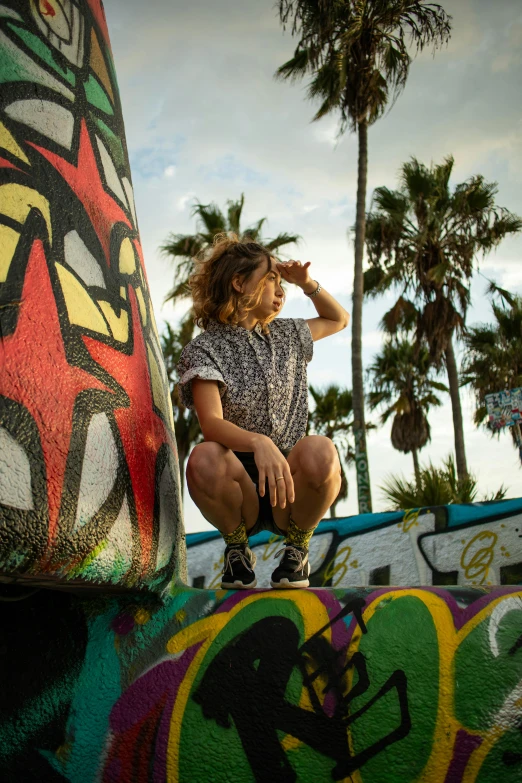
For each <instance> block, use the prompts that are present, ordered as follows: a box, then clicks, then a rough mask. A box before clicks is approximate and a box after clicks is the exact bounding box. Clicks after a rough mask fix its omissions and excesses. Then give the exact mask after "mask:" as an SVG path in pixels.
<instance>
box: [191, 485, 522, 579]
mask: <svg viewBox="0 0 522 783" xmlns="http://www.w3.org/2000/svg"><path fill="white" fill-rule="evenodd" d="M281 541H282V539H281V538H280V537H279V536H275V535H271V534H269V533H267V532H264V533H258V534H257V535H256V536H253V537H252V538H251V539H250V546H251V547H252V550H253V551H254V552H255V554H256V555H257V565H256V577H257V583H258V586H259V587H269V586H270V574H271V573H272V571H273V570H274V568H275V565H276V563H275V561H274V559H273V558H274V554H275V553H276V552H277V551H278V550H280V548H281ZM223 550H224V545H223V540H222V538H221V536H219V534H217V533H214V532H210V533H190V534H188V535H187V553H188V554H187V564H188V575H189V584H190V585H192V586H193V587H208V588H216V587H219V584H220V582H221V571H222V569H223ZM310 565H311V575H310V584H311V585H312V587H352V586H357V585H403V586H406V585H472V586H478V585H501V584H502V585H504V584H506V585H522V499H521V498H518V499H515V500H505V501H500V502H497V503H475V504H470V505H463V506H439V507H437V508H434V509H413V510H410V511H398V512H391V513H387V514H362V515H360V516H355V517H346V518H344V519H335V520H323V521H322V522H321V523H320V525H319V527H318V529H317V531H316V533H315V534H314V537H313V539H312V542H311V545H310Z"/></svg>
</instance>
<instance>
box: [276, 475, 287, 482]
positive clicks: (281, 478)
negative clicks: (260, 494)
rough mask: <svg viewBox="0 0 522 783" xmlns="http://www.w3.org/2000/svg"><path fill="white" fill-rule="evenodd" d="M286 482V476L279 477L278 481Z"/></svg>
mask: <svg viewBox="0 0 522 783" xmlns="http://www.w3.org/2000/svg"><path fill="white" fill-rule="evenodd" d="M284 480H285V477H284V476H277V478H276V481H284Z"/></svg>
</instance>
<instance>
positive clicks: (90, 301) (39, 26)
mask: <svg viewBox="0 0 522 783" xmlns="http://www.w3.org/2000/svg"><path fill="white" fill-rule="evenodd" d="M0 82H1V87H2V101H1V104H0V357H1V362H2V368H1V372H0V513H1V519H2V524H1V526H0V574H1V575H3V576H4V577H6V576H11V577H12V576H17V577H20V576H24V578H26V579H30V578H32V579H36V580H38V581H42V580H44V581H46V582H48V583H50V584H52V583H53V581H54V580H67V581H69V582H74V583H76V584H81V583H85V584H87V585H90V584H97V585H100V584H106V585H107V584H115V585H118V586H124V587H149V588H152V589H161V587H162V586H163V585H164V584H165V583H166V582H167V581H168V580H169V579H170V578H171V576H172V574H173V572H174V571H175V570H176V568H177V569H178V571H179V569H180V568H181V567H182V564H181V563H179V562H177V561H176V558H177V556H178V555H179V554H181V552H182V547H180V546H179V540H178V539H179V536H180V535H181V526H180V514H179V492H178V483H179V481H178V466H177V458H176V451H175V439H174V432H173V420H172V409H171V404H170V396H169V391H168V385H167V380H166V374H165V368H164V364H163V358H162V355H161V349H160V345H159V339H158V334H157V331H156V325H155V321H154V314H153V312H152V307H151V301H150V296H149V292H148V287H147V282H146V276H145V268H144V264H143V258H142V252H141V245H140V239H139V233H138V225H137V221H136V212H135V208H134V196H133V190H132V184H131V175H130V170H129V162H128V156H127V148H126V144H125V134H124V127H123V120H122V114H121V105H120V100H119V96H118V86H117V83H116V76H115V70H114V63H113V60H112V55H111V50H110V45H109V38H108V32H107V26H106V22H105V16H104V11H103V7H102V5H101V3H100V2H99V0H88V2H87V1H84V2H72V1H71V0H27V1H26V2H14V3H6V4H3V5H0Z"/></svg>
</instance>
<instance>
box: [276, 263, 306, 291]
mask: <svg viewBox="0 0 522 783" xmlns="http://www.w3.org/2000/svg"><path fill="white" fill-rule="evenodd" d="M309 266H310V261H307V262H306V264H302V263H301V262H300V261H293V260H290V261H281V262H279V263H278V264H277V268H278V270H279V273H280V275H281V277H282V278H283V280H286V282H287V283H294V285H298V286H299V287H300V288H303V287H305V286H307V285H309V284H310V283H311V282H312V278H311V277H310V275H309V273H308V267H309Z"/></svg>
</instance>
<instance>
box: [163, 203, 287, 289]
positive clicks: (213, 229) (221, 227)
mask: <svg viewBox="0 0 522 783" xmlns="http://www.w3.org/2000/svg"><path fill="white" fill-rule="evenodd" d="M244 203H245V196H244V194H243V193H242V194H241V198H240V199H239V201H227V207H228V208H227V214H226V215H224V214H223V212H222V211H221V210H220V208H219V207H218V206H217V205H216V204H213V203H211V204H201V203H200V202H199V201H196V203H195V205H194V207H193V210H192V217H194V216H197V219H198V220H197V231H196V233H195V234H172V233H171V234H169V236H168V237H167V240H166V241H165V242H164V243H163V245H161V247H160V251H161V252H162V253H163V255H166V256H169V257H170V258H171V259H173V261H174V262H175V264H176V270H175V272H174V285H173V287H172V289H171V290H170V291H169V293H168V294H167V296H166V297H165V301H167V302H168V301H169V300H172V301H177V300H180V299H185V298H188V297H189V296H190V289H189V286H188V280H189V278H190V276H191V274H192V273H193V271H194V257H195V256H196V255H197V254H198V253H200V252H201V251H202V250H204V249H205V248H207V247H210V246H211V245H212V242H213V240H214V237H215V236H216V235H217V234H222V233H229V232H233V233H234V234H237V235H238V237H240V239H241V240H242V241H244V242H259V243H260V244H262V245H264V246H265V247H266V248H267V249H268V250H271V251H272V250H273V251H276V250H278V249H279V248H280V247H284V246H285V245H291V244H293V243H297V242H299V240H300V239H301V237H300V236H299V235H298V234H286V233H281V234H278V235H277V237H276V238H275V239H263V238H262V236H261V231H262V228H263V225H264V224H265V222H266V220H267V218H261V220H258V221H257V223H254V224H253V225H252V226H250V227H249V228H245V229H242V228H241V213H242V211H243V206H244Z"/></svg>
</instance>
